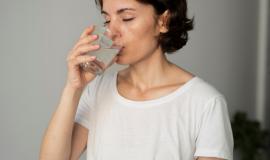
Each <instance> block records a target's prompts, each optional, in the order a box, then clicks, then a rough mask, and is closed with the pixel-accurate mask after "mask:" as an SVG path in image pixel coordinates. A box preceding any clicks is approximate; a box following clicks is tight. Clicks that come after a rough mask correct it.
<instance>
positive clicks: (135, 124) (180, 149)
mask: <svg viewBox="0 0 270 160" xmlns="http://www.w3.org/2000/svg"><path fill="white" fill-rule="evenodd" d="M116 79H117V72H114V73H105V74H104V75H102V76H98V77H96V78H95V80H93V81H92V82H90V83H89V84H88V85H87V87H86V88H85V90H84V92H83V94H82V96H81V99H80V102H79V106H78V110H77V113H76V117H75V122H77V123H79V124H81V125H82V126H84V127H86V128H88V130H89V134H88V142H87V160H192V159H195V158H196V157H199V156H204V157H218V158H224V159H228V160H232V159H233V136H232V130H231V124H230V119H229V116H228V110H227V105H226V101H225V99H224V97H223V96H222V95H221V94H220V93H219V92H218V91H217V90H216V89H215V88H214V87H212V86H211V85H209V84H208V83H206V82H205V81H204V80H202V79H201V78H199V77H194V78H192V79H191V80H189V81H188V82H187V83H185V84H184V85H183V86H181V87H179V88H178V89H177V90H175V91H173V92H172V93H170V94H168V95H166V96H163V97H160V98H157V99H153V100H146V101H133V100H129V99H126V98H124V97H123V96H121V95H120V94H119V93H118V91H117V87H116Z"/></svg>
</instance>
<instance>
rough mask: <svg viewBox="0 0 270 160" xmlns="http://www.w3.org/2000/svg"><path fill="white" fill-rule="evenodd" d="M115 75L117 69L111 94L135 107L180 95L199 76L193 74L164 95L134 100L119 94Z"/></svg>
mask: <svg viewBox="0 0 270 160" xmlns="http://www.w3.org/2000/svg"><path fill="white" fill-rule="evenodd" d="M117 75H118V71H117V72H115V73H114V75H113V79H112V88H113V94H114V96H115V97H116V99H117V100H118V101H119V102H120V103H122V104H126V105H132V106H136V107H143V106H152V105H157V104H161V103H165V102H167V101H169V100H171V99H173V98H175V97H176V96H180V95H181V94H183V93H184V92H185V91H186V90H188V89H189V88H190V87H191V86H192V85H193V84H194V83H195V82H196V81H198V80H199V77H197V76H194V77H193V78H191V79H190V80H189V81H187V82H186V83H185V84H183V85H182V86H180V87H178V88H177V89H176V90H174V91H172V92H170V93H169V94H167V95H164V96H161V97H159V98H155V99H150V100H142V101H136V100H131V99H127V98H125V97H123V96H122V95H120V93H119V92H118V89H117Z"/></svg>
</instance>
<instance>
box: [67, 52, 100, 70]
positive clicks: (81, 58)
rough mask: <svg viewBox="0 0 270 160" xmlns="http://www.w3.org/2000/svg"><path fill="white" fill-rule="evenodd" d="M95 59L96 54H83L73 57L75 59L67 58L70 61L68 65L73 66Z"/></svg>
mask: <svg viewBox="0 0 270 160" xmlns="http://www.w3.org/2000/svg"><path fill="white" fill-rule="evenodd" d="M95 59H96V57H95V56H89V55H82V56H77V57H76V58H73V59H67V61H68V66H69V67H71V68H73V67H75V66H78V65H79V64H82V63H86V62H92V61H94V60H95Z"/></svg>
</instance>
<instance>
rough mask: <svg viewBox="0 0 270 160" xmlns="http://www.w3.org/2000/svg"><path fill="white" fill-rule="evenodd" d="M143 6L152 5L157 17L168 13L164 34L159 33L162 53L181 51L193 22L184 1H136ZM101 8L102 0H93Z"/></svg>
mask: <svg viewBox="0 0 270 160" xmlns="http://www.w3.org/2000/svg"><path fill="white" fill-rule="evenodd" d="M137 1H138V2H140V3H143V4H149V5H152V6H153V7H154V9H155V12H156V14H157V17H159V16H161V15H162V14H163V13H164V12H165V11H166V10H168V11H169V19H168V20H167V24H166V26H167V29H168V31H167V32H166V33H160V35H159V41H158V42H159V44H160V45H161V48H162V51H163V53H165V52H166V53H172V52H175V51H176V50H179V49H181V48H182V47H183V46H185V45H186V43H187V41H188V31H190V30H192V29H193V20H194V18H192V19H189V18H188V17H187V1H186V0H137ZM95 2H96V4H97V5H99V6H100V7H101V8H102V6H103V0H95Z"/></svg>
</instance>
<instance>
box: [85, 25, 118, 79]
mask: <svg viewBox="0 0 270 160" xmlns="http://www.w3.org/2000/svg"><path fill="white" fill-rule="evenodd" d="M92 34H95V35H98V39H97V40H96V41H94V42H93V43H92V44H99V45H100V48H99V49H98V50H96V51H91V52H88V53H87V54H89V55H92V56H96V60H95V61H92V62H87V63H82V64H81V65H80V66H81V67H82V69H83V70H84V71H88V72H91V73H94V74H97V75H99V74H102V73H103V72H104V71H105V70H106V69H107V68H108V67H110V66H111V65H112V64H113V63H114V62H113V59H114V57H115V56H116V55H117V53H118V52H119V50H120V48H119V47H115V46H113V41H112V40H111V31H110V30H109V29H108V28H106V27H100V26H95V28H94V31H93V33H92Z"/></svg>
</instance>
